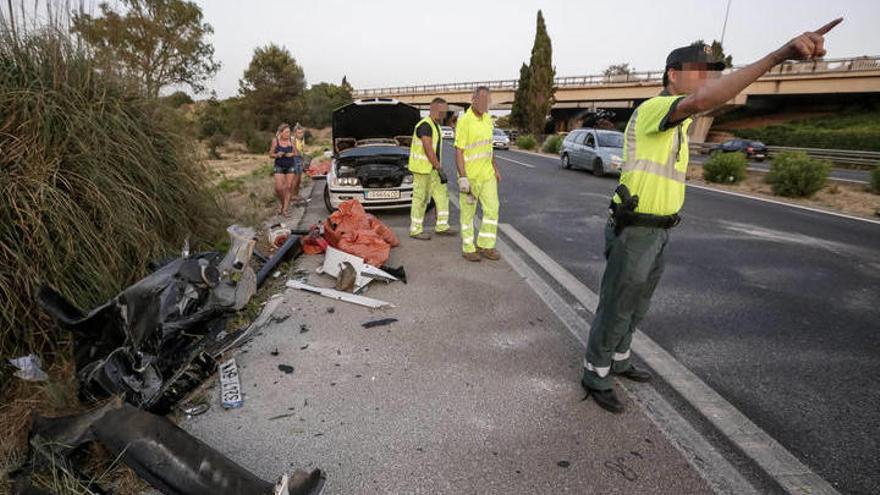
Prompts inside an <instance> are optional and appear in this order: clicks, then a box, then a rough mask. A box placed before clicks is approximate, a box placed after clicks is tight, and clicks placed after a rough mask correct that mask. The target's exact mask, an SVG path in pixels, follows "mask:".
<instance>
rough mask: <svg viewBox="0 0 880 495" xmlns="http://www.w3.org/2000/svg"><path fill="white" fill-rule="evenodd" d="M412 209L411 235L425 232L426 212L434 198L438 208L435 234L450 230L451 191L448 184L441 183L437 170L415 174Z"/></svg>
mask: <svg viewBox="0 0 880 495" xmlns="http://www.w3.org/2000/svg"><path fill="white" fill-rule="evenodd" d="M412 175H413V195H412V208H411V209H410V214H409V216H410V223H409V235H419V234H421V233H422V231H423V230H424V223H425V210H426V209H428V198H434V205H435V206H436V207H437V225H436V226H435V227H434V231H435V232H444V231H446V230H449V191H448V190H447V189H446V184H442V183H441V182H440V174H439V173H438V172H437V170H431V173H430V174H417V173H413V174H412Z"/></svg>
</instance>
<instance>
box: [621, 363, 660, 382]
mask: <svg viewBox="0 0 880 495" xmlns="http://www.w3.org/2000/svg"><path fill="white" fill-rule="evenodd" d="M613 373H614V374H615V375H617V376H622V377H624V378H626V379H628V380H632V381H634V382H639V383H647V382H650V381H651V378H652V377H651V374H650V373H648V372H647V371H645V370H640V369H637V368H636V367H635V366H632V365H630V367H629V368H627V369H626V370H624V371H615V372H613Z"/></svg>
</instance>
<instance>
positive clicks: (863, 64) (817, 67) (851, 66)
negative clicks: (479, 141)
mask: <svg viewBox="0 0 880 495" xmlns="http://www.w3.org/2000/svg"><path fill="white" fill-rule="evenodd" d="M869 70H880V55H875V56H870V57H868V56H865V57H855V58H836V59H823V60H810V61H799V62H783V63H781V64H779V65H777V66H775V67H773V68H772V69H770V71H769V72H767V74H765V75H763V76H762V77H761V78H762V79H778V78H780V77H786V76H798V75H804V74H813V73H829V72H859V71H869ZM663 72H664V71H662V70H653V71H639V72H631V73H629V74H615V75H605V74H593V75H588V76H568V77H557V78H556V79H555V84H556V87H557V88H580V87H589V86H602V85H607V84H659V83H660V82H661V81H662V80H663ZM517 84H518V81H517V80H516V79H503V80H496V81H471V82H462V83H445V84H422V85H414V86H397V87H389V88H371V89H357V90H355V91H354V92H353V96H354V97H355V98H364V97H368V96H391V95H418V94H443V93H459V92H463V91H473V90H474V89H475V88H477V87H478V86H486V87H488V88H489V89H492V90H495V91H497V90H510V91H513V90H516V87H517Z"/></svg>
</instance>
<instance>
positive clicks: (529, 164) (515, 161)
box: [495, 155, 535, 168]
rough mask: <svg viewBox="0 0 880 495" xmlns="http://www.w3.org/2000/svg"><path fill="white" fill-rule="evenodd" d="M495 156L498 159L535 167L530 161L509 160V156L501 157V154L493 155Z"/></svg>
mask: <svg viewBox="0 0 880 495" xmlns="http://www.w3.org/2000/svg"><path fill="white" fill-rule="evenodd" d="M495 158H497V159H498V160H505V161H508V162H513V163H515V164H517V165H522V166H523V167H527V168H535V166H534V165H532V164H531V163H526V162H520V161H517V160H511V159H510V158H505V157H503V156H499V155H495Z"/></svg>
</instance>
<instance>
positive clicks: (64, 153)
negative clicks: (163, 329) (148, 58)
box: [0, 16, 218, 356]
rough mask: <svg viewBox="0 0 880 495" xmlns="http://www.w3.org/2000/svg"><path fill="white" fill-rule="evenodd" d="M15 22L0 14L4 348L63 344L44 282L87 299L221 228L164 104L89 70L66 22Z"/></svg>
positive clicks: (0, 324)
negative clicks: (26, 26) (39, 297)
mask: <svg viewBox="0 0 880 495" xmlns="http://www.w3.org/2000/svg"><path fill="white" fill-rule="evenodd" d="M10 23H11V18H10V17H2V16H0V301H2V304H0V356H8V355H11V354H20V353H22V354H23V353H26V352H29V351H31V350H36V351H42V352H49V353H51V352H53V351H55V350H57V349H58V346H56V343H57V341H58V335H55V334H54V333H53V331H52V330H51V328H52V324H51V322H49V321H48V319H47V318H46V317H45V316H44V315H43V313H42V312H41V310H40V309H39V308H38V306H37V304H36V302H35V295H36V292H37V289H38V288H39V286H40V285H41V284H49V285H51V286H53V287H55V288H56V289H58V290H60V291H61V293H63V294H64V295H65V296H67V297H68V298H70V299H71V300H72V301H73V302H74V303H75V304H77V305H78V306H80V307H81V308H83V309H88V308H90V307H93V306H94V305H96V304H98V303H101V302H103V301H104V300H106V299H107V298H109V297H111V296H113V295H114V294H115V293H116V292H118V291H119V290H121V289H123V288H124V287H126V286H127V285H129V284H131V283H132V282H134V281H136V280H137V279H138V278H140V277H142V276H143V275H145V273H146V266H147V263H148V262H149V261H150V260H151V259H153V258H156V257H158V256H161V255H163V254H168V253H171V252H173V251H179V249H180V246H181V245H182V243H183V240H184V238H185V237H187V236H189V237H190V241H191V242H199V241H206V242H207V241H210V240H211V239H213V238H214V236H215V233H216V232H217V231H218V229H217V227H218V220H217V211H218V208H217V206H216V204H217V203H216V200H215V198H214V197H213V193H211V192H210V190H209V189H208V176H207V173H206V171H205V170H204V169H203V168H202V165H200V164H199V163H198V162H197V161H195V158H194V155H193V154H192V150H191V148H190V146H189V145H188V144H187V142H186V140H185V139H184V138H183V137H182V136H181V134H180V133H179V132H178V130H179V128H177V127H175V124H174V123H173V122H174V121H173V119H171V118H168V117H167V116H165V115H163V113H162V112H163V111H167V110H163V108H165V107H167V106H166V105H158V104H156V101H155V100H149V99H146V98H145V97H142V96H141V95H139V94H137V93H134V92H133V91H134V90H132V89H130V88H131V87H132V85H126V84H123V83H122V82H121V81H117V80H114V79H112V76H110V75H108V72H107V71H100V70H96V65H95V63H94V62H93V60H92V59H91V58H90V56H89V54H88V53H87V52H86V51H84V50H82V49H81V48H80V47H78V46H77V44H76V42H75V40H72V39H71V38H70V35H69V34H67V33H68V31H67V30H66V29H63V28H57V27H52V26H49V27H41V28H39V29H36V28H32V29H31V30H30V31H29V32H27V33H22V30H21V28H20V26H18V28H19V29H18V32H17V33H16V32H15V30H14V29H12V28H13V26H12V25H11V24H10Z"/></svg>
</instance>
